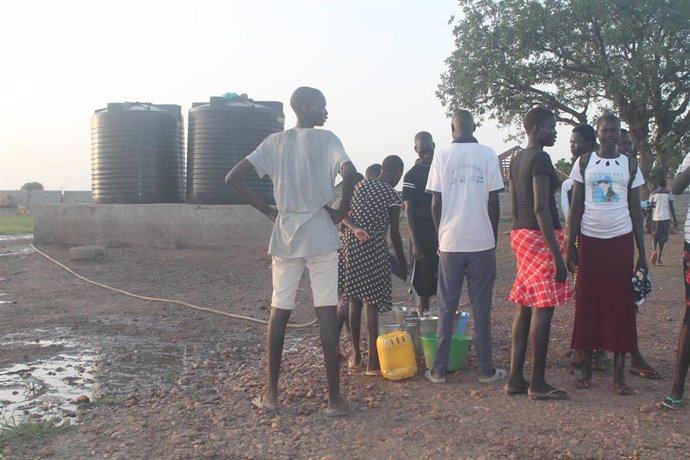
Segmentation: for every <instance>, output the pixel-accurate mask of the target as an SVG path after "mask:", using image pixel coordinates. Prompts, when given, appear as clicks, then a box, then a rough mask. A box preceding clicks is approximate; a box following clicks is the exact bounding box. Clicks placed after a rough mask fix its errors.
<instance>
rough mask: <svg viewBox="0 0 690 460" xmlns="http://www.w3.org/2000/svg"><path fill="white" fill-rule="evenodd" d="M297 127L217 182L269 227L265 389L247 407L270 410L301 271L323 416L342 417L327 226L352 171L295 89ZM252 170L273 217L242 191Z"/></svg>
mask: <svg viewBox="0 0 690 460" xmlns="http://www.w3.org/2000/svg"><path fill="white" fill-rule="evenodd" d="M290 106H291V107H292V109H293V110H294V111H295V114H296V115H297V126H296V127H295V128H292V129H288V130H286V131H283V132H280V133H276V134H272V135H271V136H269V137H268V138H266V139H265V140H264V141H263V142H262V143H261V145H259V146H258V147H257V148H256V150H254V151H253V152H252V153H250V154H249V155H248V156H247V158H245V159H244V160H242V161H240V162H239V163H238V164H237V165H236V166H235V167H234V168H233V169H232V170H231V171H230V172H229V173H228V175H227V176H226V178H225V181H226V183H228V184H229V185H230V186H231V187H232V188H233V189H235V191H236V192H237V194H238V195H239V196H240V197H242V198H243V199H244V200H245V201H246V202H247V203H248V204H250V205H252V206H253V207H254V208H256V209H258V210H259V211H261V212H262V213H263V214H264V215H266V217H268V218H269V219H270V220H271V221H272V222H274V226H273V233H272V235H271V242H270V243H269V246H268V252H269V254H271V256H273V263H272V272H273V295H272V299H271V314H270V316H269V319H268V331H267V336H266V355H267V368H268V369H267V374H268V387H267V389H266V393H264V395H263V396H259V397H256V398H255V399H254V400H252V404H254V405H255V406H256V407H258V408H259V409H260V410H263V411H265V412H272V411H275V410H276V409H277V405H278V377H279V375H280V361H281V357H282V353H283V343H284V341H285V330H286V328H287V324H288V320H289V319H290V314H291V313H292V310H293V309H294V308H295V298H296V295H297V288H298V286H299V282H300V279H301V278H302V274H303V273H304V269H305V268H306V269H308V270H309V277H310V281H311V289H312V294H313V297H314V306H315V307H316V317H317V319H318V321H319V335H320V337H321V347H322V348H323V354H324V361H325V365H326V378H327V384H328V408H327V409H326V415H328V416H334V417H335V416H341V415H347V413H348V410H347V409H348V401H347V399H346V398H345V397H343V396H342V394H341V393H340V361H339V356H338V341H339V338H338V317H337V312H336V305H337V304H338V254H337V251H338V247H339V246H340V241H339V239H338V233H337V231H336V227H335V223H338V222H340V220H342V218H343V216H344V215H345V212H346V211H347V210H348V208H349V207H350V200H351V198H352V192H353V189H354V183H355V175H356V174H357V171H356V170H355V167H354V166H353V165H352V162H351V161H350V159H349V158H348V156H347V154H346V153H345V149H344V148H343V145H342V144H341V142H340V140H339V139H338V137H337V136H336V135H335V134H333V133H332V132H330V131H327V130H325V129H314V128H315V127H316V126H323V124H324V123H325V122H326V118H327V117H328V112H327V111H326V98H325V97H324V96H323V94H322V93H321V91H319V90H317V89H314V88H308V87H301V88H298V89H297V90H295V92H294V93H293V95H292V97H291V98H290ZM252 169H254V170H255V171H256V172H257V174H258V176H259V177H263V176H269V177H270V178H271V180H272V181H273V194H274V196H275V200H276V207H277V209H274V208H272V207H270V206H269V205H268V204H266V203H265V202H264V201H262V200H261V199H260V198H259V197H258V196H257V195H256V194H255V193H254V192H252V191H251V190H250V189H249V188H248V187H247V186H246V184H245V182H244V180H245V178H246V176H247V174H248V173H249V172H250V171H251V170H252ZM337 174H340V175H341V176H342V177H343V184H344V186H343V197H342V201H341V202H340V206H339V208H338V209H332V208H330V207H329V206H327V204H328V203H332V202H333V201H334V200H335V198H336V197H335V187H334V183H335V177H336V175H337Z"/></svg>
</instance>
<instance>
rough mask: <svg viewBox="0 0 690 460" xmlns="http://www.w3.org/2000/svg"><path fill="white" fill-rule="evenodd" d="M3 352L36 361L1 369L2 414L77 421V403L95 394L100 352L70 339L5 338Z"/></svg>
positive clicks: (9, 417) (10, 417) (18, 418)
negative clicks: (12, 352)
mask: <svg viewBox="0 0 690 460" xmlns="http://www.w3.org/2000/svg"><path fill="white" fill-rule="evenodd" d="M0 348H1V349H2V350H3V351H4V352H6V353H7V352H10V351H15V352H18V353H19V354H21V355H22V357H30V356H40V358H37V359H30V360H26V361H24V362H21V363H16V364H10V365H7V366H3V367H2V368H0V417H1V418H3V419H4V420H5V421H7V422H9V423H20V422H21V421H23V420H25V419H27V418H30V419H43V420H47V419H56V421H58V422H61V423H70V424H72V423H75V422H76V421H77V419H76V417H77V405H78V404H79V403H83V402H85V401H86V399H85V398H84V397H86V398H89V399H91V398H92V397H93V392H94V389H95V388H96V381H95V372H96V369H95V367H96V362H97V360H98V354H97V352H96V350H95V349H94V348H93V347H90V346H88V345H87V344H84V343H81V342H78V341H75V340H68V339H33V340H31V339H27V338H23V337H6V338H5V340H3V341H2V342H0Z"/></svg>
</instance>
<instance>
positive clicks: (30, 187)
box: [19, 182, 43, 192]
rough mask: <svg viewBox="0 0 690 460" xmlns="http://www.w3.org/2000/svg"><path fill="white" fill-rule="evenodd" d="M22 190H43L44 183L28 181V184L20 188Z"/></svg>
mask: <svg viewBox="0 0 690 460" xmlns="http://www.w3.org/2000/svg"><path fill="white" fill-rule="evenodd" d="M19 190H21V191H22V192H34V191H41V190H43V184H41V183H40V182H27V183H26V184H24V185H22V188H20V189H19Z"/></svg>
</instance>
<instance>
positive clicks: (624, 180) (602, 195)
mask: <svg viewBox="0 0 690 460" xmlns="http://www.w3.org/2000/svg"><path fill="white" fill-rule="evenodd" d="M580 161H582V157H580V158H579V159H578V160H577V161H576V162H575V164H574V165H573V169H572V171H570V177H571V178H572V179H573V180H575V181H577V182H579V183H581V184H582V183H583V182H584V187H585V212H584V214H583V216H582V226H581V232H582V234H583V235H586V236H591V237H593V238H601V239H608V238H615V237H617V236H621V235H625V234H627V233H630V232H631V231H632V220H631V219H630V210H629V209H628V183H629V180H630V169H629V166H628V157H627V156H625V155H619V156H618V157H617V158H601V157H599V156H598V155H597V154H596V153H592V156H591V157H590V158H589V163H587V167H586V168H585V180H584V181H583V180H582V175H581V174H580ZM642 184H644V178H643V177H642V173H641V172H640V169H639V168H638V169H637V174H636V175H635V179H634V180H633V183H632V188H633V189H634V188H636V187H639V186H640V185H642Z"/></svg>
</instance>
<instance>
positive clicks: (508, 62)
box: [437, 0, 690, 177]
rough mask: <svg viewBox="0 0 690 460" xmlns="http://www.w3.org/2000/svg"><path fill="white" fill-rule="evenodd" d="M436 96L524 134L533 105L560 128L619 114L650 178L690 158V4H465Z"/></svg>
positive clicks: (618, 0)
mask: <svg viewBox="0 0 690 460" xmlns="http://www.w3.org/2000/svg"><path fill="white" fill-rule="evenodd" d="M459 3H460V10H461V11H460V12H459V13H458V15H457V16H456V17H455V18H453V20H452V24H453V27H454V30H453V33H454V35H455V43H456V49H455V51H453V53H452V55H451V56H450V57H449V58H448V59H447V60H446V65H447V70H446V72H445V73H444V75H443V76H442V78H441V84H440V86H439V89H438V93H437V94H438V96H439V97H440V99H441V101H442V102H443V104H444V105H445V106H446V107H447V108H448V109H449V110H452V109H454V108H456V107H457V108H459V107H463V108H467V109H470V110H472V111H473V112H474V114H475V115H476V118H477V119H478V120H486V119H495V120H497V121H498V123H499V124H500V125H503V126H511V127H513V128H517V127H519V126H521V121H522V117H523V116H524V114H525V113H526V112H527V110H528V109H529V108H531V107H533V106H534V105H535V104H543V105H545V106H547V107H549V108H551V109H552V110H554V111H555V112H556V115H557V117H558V121H560V122H563V123H568V124H571V125H577V124H580V123H585V122H593V121H594V118H595V117H596V116H597V115H599V114H600V113H601V111H602V110H606V109H610V110H614V111H615V112H616V113H617V114H618V115H619V116H620V117H621V118H622V120H623V121H624V122H625V123H626V125H627V126H628V128H629V130H630V133H631V134H632V137H633V140H634V141H635V146H636V147H637V150H638V151H639V154H640V169H641V171H642V172H643V173H644V175H645V176H646V177H649V172H650V170H651V169H652V165H653V164H654V165H655V166H654V167H655V169H660V170H663V171H664V172H666V171H675V168H676V167H677V165H678V163H679V162H680V161H681V160H682V159H683V156H684V155H685V153H686V152H687V151H688V149H689V148H690V110H688V107H690V73H689V72H688V69H689V68H690V47H688V41H689V40H690V2H688V1H687V0H637V1H634V2H633V1H630V0H611V1H607V2H602V1H598V0H597V1H595V0H459Z"/></svg>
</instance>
